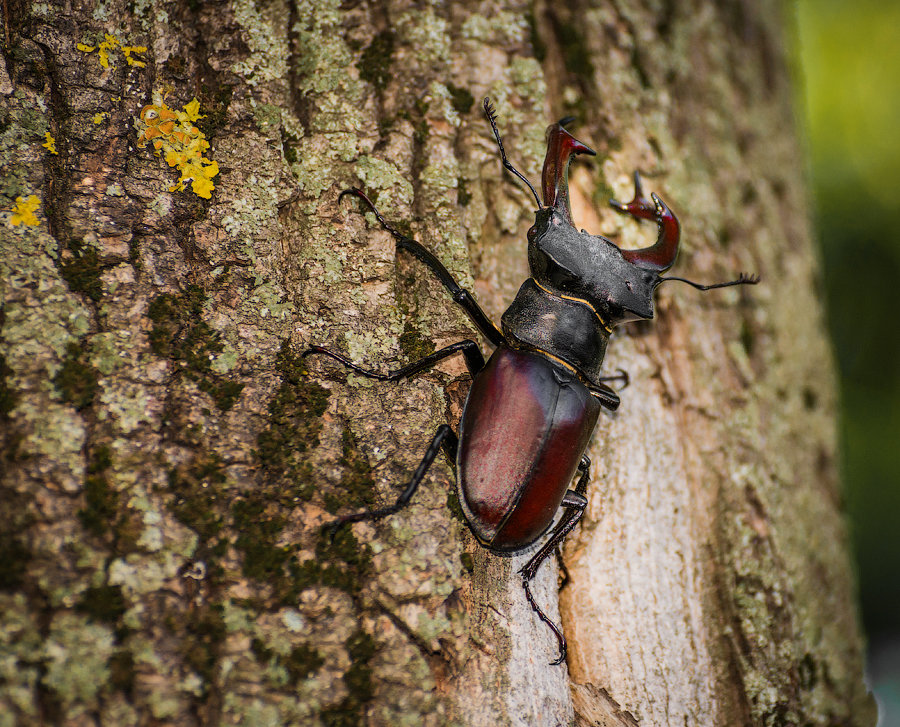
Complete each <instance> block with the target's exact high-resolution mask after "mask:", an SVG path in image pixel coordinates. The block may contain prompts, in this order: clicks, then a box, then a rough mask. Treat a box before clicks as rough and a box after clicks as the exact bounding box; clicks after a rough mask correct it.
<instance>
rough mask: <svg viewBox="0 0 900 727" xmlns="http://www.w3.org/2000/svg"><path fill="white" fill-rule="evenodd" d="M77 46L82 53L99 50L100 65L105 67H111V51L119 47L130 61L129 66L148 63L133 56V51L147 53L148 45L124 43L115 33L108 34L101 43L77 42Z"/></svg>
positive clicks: (128, 61)
mask: <svg viewBox="0 0 900 727" xmlns="http://www.w3.org/2000/svg"><path fill="white" fill-rule="evenodd" d="M75 47H76V48H77V49H78V50H80V51H81V52H82V53H93V52H94V51H97V54H98V55H99V56H100V65H101V66H103V67H104V68H109V52H110V51H111V50H115V49H116V48H118V49H119V50H121V51H122V54H123V55H124V56H125V62H126V63H128V65H129V66H137V67H138V68H143V67H144V66H146V65H147V64H146V63H144V61H142V60H140V59H138V58H132V57H131V54H132V53H146V52H147V46H145V45H122V43H121V41H120V40H119V39H118V38H116V36H114V35H110V34H109V33H107V34H106V36H105V40H104V41H103V42H102V43H100V44H99V45H87V44H85V43H77V44H76V45H75Z"/></svg>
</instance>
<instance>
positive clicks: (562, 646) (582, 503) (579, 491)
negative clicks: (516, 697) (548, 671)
mask: <svg viewBox="0 0 900 727" xmlns="http://www.w3.org/2000/svg"><path fill="white" fill-rule="evenodd" d="M578 471H579V472H581V477H579V478H578V484H576V485H575V489H574V490H569V491H568V492H566V494H565V496H564V497H563V501H562V506H563V507H565V508H566V514H565V515H563V517H562V519H561V520H560V521H559V523H558V524H557V525H556V527H555V528H553V532H552V533H551V534H550V538H549V539H548V540H547V542H546V543H544V545H543V546H542V547H541V549H540V550H539V551H538V552H537V553H535V554H534V556H533V557H532V558H531V560H529V561H528V562H527V563H526V564H525V566H524V567H523V568H522V570H520V571H519V574H520V575H521V576H522V588H524V589H525V598H527V599H528V603H529V605H530V606H531V609H532V610H533V611H534V612H535V613H536V614H537V616H538V618H539V619H540V620H541V621H543V622H544V623H545V624H547V626H549V627H550V630H551V631H552V632H553V634H554V636H556V640H557V641H558V642H559V657H558V658H557V659H556V661H553V662H551V663H550V664H551V666H553V665H556V664H561V663H562V662H563V661H564V660H565V658H566V650H567V647H566V637H565V636H564V635H563V633H562V631H561V630H560V628H559V627H558V626H557V625H556V624H555V623H553V622H552V621H551V620H550V618H549V617H548V616H547V614H545V613H544V612H543V611H542V610H541V607H540V606H538V604H537V602H536V601H535V600H534V596H532V595H531V587H530V586H529V581H531V580H532V579H533V578H534V576H535V574H536V573H537V570H538V568H540V566H541V563H543V562H544V561H545V560H547V558H548V557H550V554H551V553H553V552H555V551H556V549H557V548H558V547H559V546H560V545H561V544H562V542H563V540H565V538H566V535H568V534H569V533H570V532H571V531H572V528H574V527H575V525H576V524H577V523H578V521H579V520H581V517H582V515H584V509H585V508H586V507H587V498H586V497H585V496H584V493H585V492H587V485H588V481H589V480H590V477H591V474H590V473H591V460H590V458H589V457H588V456H587V455H585V456H583V457H582V458H581V462H580V463H579V465H578Z"/></svg>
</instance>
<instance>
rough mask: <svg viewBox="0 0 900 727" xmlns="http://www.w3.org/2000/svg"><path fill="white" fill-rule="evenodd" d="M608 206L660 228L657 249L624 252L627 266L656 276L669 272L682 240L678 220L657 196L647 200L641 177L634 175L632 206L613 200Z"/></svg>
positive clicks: (654, 246) (629, 203)
mask: <svg viewBox="0 0 900 727" xmlns="http://www.w3.org/2000/svg"><path fill="white" fill-rule="evenodd" d="M609 203H610V204H611V205H612V206H613V207H615V208H616V209H617V210H619V212H625V213H627V214H629V215H631V216H632V217H635V218H637V219H640V220H653V219H655V220H656V224H657V226H658V227H659V235H658V237H657V239H656V243H655V244H654V245H651V246H650V247H644V248H641V249H640V250H622V255H623V257H624V258H625V259H626V260H628V262H631V263H634V264H635V265H638V266H640V267H642V268H645V269H648V270H654V271H656V272H662V271H663V270H668V269H669V268H670V267H672V265H674V264H675V256H676V255H678V240H679V238H680V236H681V226H680V225H679V224H678V218H677V217H675V214H674V213H673V212H672V210H670V209H669V208H668V207H667V206H666V203H665V202H663V201H662V200H661V199H660V198H659V197H658V196H656V195H655V194H651V195H650V199H647V198H646V197H645V196H644V189H643V185H642V184H641V175H640V173H638V172H635V173H634V198H633V199H632V200H631V202H626V203H622V202H617V201H616V200H614V199H611V200H610V201H609Z"/></svg>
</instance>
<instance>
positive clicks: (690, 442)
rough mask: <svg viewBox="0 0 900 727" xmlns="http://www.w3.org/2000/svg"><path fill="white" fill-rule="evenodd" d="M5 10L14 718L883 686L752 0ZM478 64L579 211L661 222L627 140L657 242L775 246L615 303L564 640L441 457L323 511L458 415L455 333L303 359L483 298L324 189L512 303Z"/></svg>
mask: <svg viewBox="0 0 900 727" xmlns="http://www.w3.org/2000/svg"><path fill="white" fill-rule="evenodd" d="M3 13H4V24H5V26H4V29H5V33H6V42H5V45H4V53H3V64H2V67H0V94H2V95H0V99H2V100H0V115H2V123H0V164H2V168H3V173H2V176H0V185H2V186H0V194H2V195H3V197H2V199H0V201H2V204H3V206H4V208H5V209H7V210H8V213H7V215H6V218H5V219H4V220H3V221H2V224H0V242H2V246H3V247H2V257H0V295H2V304H0V305H2V307H0V354H2V358H0V427H2V429H0V434H2V479H0V488H2V490H0V517H2V522H3V526H2V530H0V624H2V628H0V725H2V726H3V727H5V726H6V725H13V724H21V725H36V724H66V725H92V724H102V725H149V724H173V725H174V724H177V725H191V724H242V725H263V724H266V725H281V724H302V725H320V724H321V725H356V724H371V725H402V724H415V725H420V724H421V725H443V724H463V725H506V724H515V725H557V724H573V723H574V724H579V725H634V724H640V725H682V724H685V725H688V724H689V725H724V724H729V725H730V724H735V725H738V724H741V725H742V724H748V725H750V724H752V725H779V726H780V725H801V724H802V725H807V724H814V725H838V724H840V725H869V724H872V723H873V722H874V707H873V704H872V701H871V698H870V697H869V695H868V694H867V692H866V689H865V687H864V685H863V682H862V643H861V636H860V632H859V627H858V622H857V616H856V611H855V604H854V587H855V586H854V583H853V579H852V575H851V570H850V564H849V557H848V545H847V534H846V527H845V524H844V522H843V519H842V517H843V513H842V504H841V494H840V483H839V481H838V478H837V468H836V450H835V432H834V413H835V406H836V399H835V380H834V374H833V366H832V361H831V352H830V350H829V347H828V342H827V339H826V336H825V326H824V314H823V310H822V305H821V302H820V296H819V294H818V286H819V283H818V275H819V271H818V262H817V258H816V253H815V251H814V247H813V243H812V238H811V234H810V228H809V222H808V218H807V213H806V209H807V202H806V197H805V190H804V182H803V178H802V172H801V170H802V157H801V155H800V152H799V149H798V144H797V140H796V137H795V134H794V132H793V130H792V129H793V116H792V111H791V103H790V101H791V93H790V86H789V78H788V73H787V67H788V63H787V60H786V57H785V56H786V53H785V41H784V35H785V34H784V31H783V28H782V27H781V26H782V19H781V14H780V13H779V7H778V5H777V4H776V3H773V2H766V3H762V4H756V5H751V4H746V3H740V2H724V3H718V4H714V3H711V2H709V1H708V0H695V2H693V3H690V4H679V5H678V6H677V7H675V6H672V5H671V4H665V3H664V4H662V5H661V6H659V7H657V6H652V7H645V6H643V5H641V4H639V3H636V2H632V1H631V0H618V1H616V2H601V3H596V4H590V5H589V4H587V3H583V2H578V1H576V2H574V3H567V4H566V5H565V7H557V6H556V5H555V4H554V5H551V4H545V3H543V2H537V3H535V4H533V5H532V4H527V3H514V2H481V3H468V2H467V3H451V4H446V5H442V4H436V5H434V6H430V5H425V4H419V3H417V4H413V3H409V2H393V1H391V2H380V3H359V2H352V1H351V2H344V3H338V2H324V3H323V2H317V3H310V2H302V1H301V0H295V1H294V2H267V3H251V2H249V0H231V1H230V2H222V3H205V2H199V3H188V4H182V3H165V2H164V3H154V4H151V3H134V4H129V3H125V2H122V1H121V0H111V1H110V2H105V3H100V2H97V3H84V4H81V3H66V2H47V3H30V2H25V1H22V2H19V1H17V0H8V2H4V5H3ZM105 34H109V37H107V36H106V35H105ZM110 38H113V39H114V40H111V39H110ZM79 44H80V45H79ZM104 44H105V45H104ZM141 48H144V49H143V50H141ZM484 96H490V97H491V98H492V99H493V100H494V103H495V105H496V107H497V110H498V112H499V115H500V127H501V129H502V132H503V134H504V138H505V142H506V147H507V150H508V152H509V154H510V157H511V159H512V161H513V163H514V164H516V165H517V166H518V168H519V169H520V170H521V171H522V172H523V173H525V174H526V176H528V177H529V178H530V179H531V180H532V181H537V175H538V173H539V169H540V163H541V160H542V158H543V151H544V149H543V136H544V129H545V127H546V125H547V124H548V123H549V121H551V120H554V119H556V118H559V117H561V116H564V115H569V114H573V115H575V116H576V117H577V119H578V126H577V131H576V135H577V136H578V138H579V139H581V140H583V141H585V142H586V143H588V144H589V145H591V146H592V147H593V148H594V149H596V150H597V151H598V156H597V157H595V158H593V159H590V160H584V158H580V159H579V160H578V162H577V163H576V164H575V166H574V167H573V171H572V175H571V182H572V185H571V186H572V202H573V210H574V217H575V219H576V224H578V225H579V226H583V227H586V228H588V230H589V231H591V232H594V233H601V232H602V233H604V234H609V235H612V236H613V237H614V239H615V240H616V241H617V242H619V243H620V244H622V245H623V246H631V247H639V246H644V245H646V244H647V242H646V241H647V239H648V238H649V237H651V236H652V235H653V234H654V233H653V232H652V231H651V230H648V229H642V228H639V227H638V226H637V225H635V224H632V223H629V222H627V221H624V220H622V219H621V218H619V217H616V216H615V215H613V214H612V213H611V211H610V210H609V209H608V208H607V207H606V206H605V203H606V200H607V198H608V197H610V196H615V197H617V198H620V199H621V198H625V199H628V198H629V197H630V192H631V189H630V181H629V180H630V175H631V172H632V170H633V169H635V168H639V169H641V170H642V171H643V172H644V173H645V179H646V182H647V185H648V187H650V188H651V189H652V190H655V191H657V192H658V193H659V194H660V195H661V196H662V197H663V198H664V199H666V201H667V202H668V203H669V204H670V206H671V207H672V208H673V209H674V210H675V211H676V212H677V213H678V214H679V216H680V218H681V221H682V224H683V236H682V240H683V242H682V254H681V257H680V260H679V262H678V264H677V268H676V274H677V275H681V276H685V277H690V278H692V279H698V280H701V281H704V282H715V281H718V280H724V279H729V278H731V277H734V275H735V274H736V273H737V272H738V271H741V270H744V271H752V272H759V273H760V274H761V275H762V283H761V285H759V286H757V287H755V288H752V289H746V290H744V289H742V290H738V289H731V290H725V291H715V292H711V293H708V294H703V293H698V292H696V291H693V290H691V289H689V288H686V287H683V286H675V285H672V286H664V287H663V288H662V289H661V290H660V293H659V296H658V305H657V320H656V321H655V322H654V323H652V324H635V325H631V326H625V327H623V328H621V329H619V330H617V332H616V334H615V335H614V337H613V340H612V341H611V346H610V352H609V356H608V359H607V364H608V368H609V370H610V371H613V370H615V369H616V368H619V367H621V368H623V369H626V370H627V371H628V372H629V374H630V376H631V385H630V386H629V387H628V388H627V389H625V390H624V391H623V392H622V399H623V403H622V407H621V409H620V411H619V412H617V413H616V414H614V415H610V416H607V415H603V416H602V417H601V422H600V424H599V425H598V428H597V433H596V435H595V438H594V443H593V444H592V446H591V448H590V450H589V454H590V456H591V458H592V460H593V462H594V474H593V482H592V485H591V488H590V491H589V494H590V505H589V509H588V512H587V514H586V517H585V518H584V520H583V524H582V525H581V526H580V529H578V530H576V532H575V533H574V534H573V535H572V536H571V537H570V538H569V541H568V542H567V543H566V547H565V552H564V559H565V563H566V566H567V569H568V574H569V578H568V581H567V582H566V584H565V585H564V587H563V588H562V590H561V592H560V596H559V599H558V603H559V606H558V610H557V595H556V594H557V591H558V589H557V585H558V578H559V576H558V569H557V568H556V567H555V565H554V564H553V563H552V562H551V563H548V564H546V565H545V566H544V567H543V568H542V569H541V571H540V573H539V576H538V579H537V585H536V588H535V594H536V598H537V599H538V600H539V602H540V603H542V604H544V607H545V608H546V609H547V611H548V613H549V615H550V616H551V618H553V619H554V620H556V621H560V622H561V623H562V626H563V629H564V631H565V633H566V635H567V637H568V639H569V644H570V651H569V658H568V663H567V664H564V665H562V666H556V667H554V666H549V665H548V662H549V661H551V660H552V659H553V658H555V656H556V650H555V649H556V645H555V640H554V639H553V637H552V635H551V633H550V631H549V630H548V629H547V628H546V626H544V625H543V624H542V623H541V622H540V621H539V620H538V619H537V618H536V617H535V616H534V614H533V613H532V612H531V610H530V608H529V607H528V604H527V602H526V601H525V598H524V594H523V593H522V589H521V583H520V579H519V578H518V577H517V575H516V571H517V569H518V568H519V567H521V565H522V564H523V563H524V559H523V558H522V557H516V558H511V559H508V558H507V559H504V558H498V557H496V556H494V555H492V554H490V553H489V552H487V551H486V550H484V549H482V548H479V547H478V545H477V543H476V541H475V539H474V538H473V537H472V536H471V535H470V534H469V532H468V530H467V528H466V527H465V524H464V522H463V521H462V520H461V517H460V516H459V515H458V506H455V503H454V501H453V496H452V495H451V494H450V493H451V492H452V491H453V488H452V481H453V480H452V478H453V469H452V467H451V466H450V465H449V464H448V463H447V462H446V461H445V460H444V459H443V458H439V459H438V460H437V461H436V463H435V465H434V467H432V469H431V472H430V474H429V475H428V477H427V479H426V482H425V483H424V485H423V487H422V488H421V489H420V491H419V492H418V493H417V494H416V496H415V498H414V500H413V502H412V504H411V505H410V507H409V508H407V509H406V510H404V511H403V512H402V513H400V514H397V515H396V516H393V517H391V518H389V519H386V520H384V521H381V522H378V523H375V524H372V523H359V524H356V525H354V526H353V527H352V528H348V529H345V530H343V531H341V532H339V533H338V536H337V537H336V538H335V540H334V541H333V542H332V541H331V540H330V539H329V538H328V537H327V536H326V535H323V532H322V526H323V525H324V524H326V523H328V522H330V521H331V520H333V519H334V517H335V516H336V515H337V514H344V513H348V512H353V511H354V510H357V509H359V508H363V507H372V506H380V505H382V504H385V503H388V502H392V501H393V499H394V498H395V497H396V494H397V492H398V489H399V488H400V487H402V485H403V483H405V482H406V481H407V480H408V478H409V475H410V473H411V472H412V470H413V469H414V468H415V467H416V465H417V463H418V461H419V460H420V458H421V456H422V453H423V452H424V448H425V446H426V445H427V442H428V441H429V440H430V438H431V436H432V435H433V433H434V432H435V430H436V429H437V427H438V426H439V425H440V424H443V423H450V424H452V425H453V426H454V427H455V426H456V424H457V422H458V418H459V414H460V411H461V407H462V405H463V403H464V401H465V396H466V392H467V389H468V383H469V378H468V376H467V374H466V373H465V369H464V367H463V366H462V363H461V362H458V361H455V360H449V361H447V362H446V363H444V364H442V365H441V366H439V367H438V369H437V370H436V371H435V372H432V373H428V374H423V375H420V376H417V377H415V378H414V379H412V380H410V381H404V382H400V383H396V384H385V383H377V382H376V383H373V382H371V381H368V380H363V379H361V378H360V377H358V376H354V375H352V374H348V373H347V372H346V371H345V370H343V369H341V368H340V367H338V366H337V365H334V364H332V363H329V362H327V361H324V360H313V359H307V360H303V359H301V358H300V355H299V354H300V352H302V351H303V350H304V348H305V347H306V346H308V345H309V344H321V345H326V346H328V347H329V348H331V349H333V350H335V351H339V352H342V353H344V354H346V355H348V356H349V357H350V358H351V359H353V360H354V361H357V362H359V363H361V364H363V365H367V366H371V367H374V368H380V369H382V370H386V369H390V368H396V367H398V366H400V365H402V364H404V363H406V362H408V361H411V360H415V359H416V358H419V357H421V356H422V355H423V353H427V352H429V351H431V350H433V347H435V346H437V347H439V346H442V345H446V344H449V343H452V342H456V341H459V340H462V339H464V338H471V337H473V336H474V335H475V331H474V329H473V327H472V325H471V324H470V322H469V321H468V319H467V318H466V317H465V316H464V315H463V314H462V313H461V311H459V310H458V309H457V308H456V307H454V306H453V304H452V302H451V301H450V299H449V297H448V296H447V294H446V293H445V291H444V290H443V289H442V288H441V287H440V286H439V285H438V283H437V281H435V280H434V278H433V276H431V275H430V274H429V273H428V271H427V270H426V269H424V268H423V266H422V265H421V264H419V263H418V262H417V261H415V260H413V259H411V258H410V257H409V256H408V255H405V254H398V253H397V251H396V250H395V247H394V244H393V240H392V238H391V237H390V236H389V235H388V234H387V233H386V232H384V231H383V230H382V229H380V227H379V226H378V225H377V224H376V223H375V220H374V218H373V217H372V216H371V215H370V214H368V215H363V214H361V210H360V209H359V208H358V207H357V205H356V204H355V203H351V202H348V201H346V200H345V201H344V202H343V203H340V202H339V198H338V195H339V193H340V192H341V190H343V189H345V188H347V187H349V186H361V187H363V188H365V189H366V190H367V191H368V193H369V194H370V195H371V196H372V198H373V199H374V200H375V202H376V204H377V205H378V206H379V208H380V210H381V212H382V213H383V214H384V215H385V217H386V218H388V219H389V220H391V221H393V222H394V223H395V224H397V225H398V226H399V227H401V229H403V230H405V231H408V232H410V233H412V234H414V236H415V237H416V238H417V239H418V240H420V241H421V242H422V243H423V244H424V245H425V246H426V247H428V248H429V249H430V250H432V251H433V252H434V253H435V255H437V257H438V258H439V259H441V260H442V261H443V262H444V263H445V264H446V266H447V267H448V268H449V269H450V270H451V272H452V273H453V274H454V276H456V277H457V279H458V280H459V281H460V283H461V284H462V285H463V286H465V287H468V288H470V289H472V290H474V291H475V293H476V296H477V297H478V299H479V301H481V302H482V304H483V305H484V307H485V308H486V310H487V311H488V312H489V313H490V314H491V316H492V317H493V318H494V320H495V321H496V320H499V318H500V315H501V313H502V311H503V309H504V308H505V306H506V305H508V304H509V302H510V301H511V300H512V298H513V296H514V295H515V292H516V290H517V288H518V286H519V284H520V283H521V282H522V281H523V280H524V279H525V278H526V277H527V275H528V270H527V261H526V258H525V243H524V240H525V232H526V230H527V229H528V227H529V226H530V224H531V221H532V219H533V218H532V215H533V209H532V207H533V203H532V200H531V198H530V195H529V194H528V192H527V190H523V189H522V188H521V185H518V184H516V183H515V180H514V179H512V178H511V177H510V176H509V175H506V176H504V173H503V171H502V168H501V166H500V164H499V159H498V154H497V150H496V148H495V145H494V143H493V140H492V138H491V134H490V129H489V127H488V126H487V124H486V122H485V121H484V119H483V117H482V115H481V112H480V105H479V101H480V99H481V98H482V97H484ZM194 99H196V100H197V101H198V102H199V106H192V105H191V102H192V101H193V100H194ZM147 107H150V108H149V111H148V110H147ZM142 109H143V113H142ZM166 110H168V111H166ZM161 113H162V116H160V114H161ZM166 113H170V114H172V117H173V119H176V121H177V124H179V126H178V128H179V129H181V133H183V134H185V136H184V137H178V136H176V135H175V132H173V131H171V128H174V125H175V124H176V121H173V122H172V123H173V127H166V126H165V124H166V123H167V121H166V119H167V118H168V117H166V116H165V114H166ZM154 114H156V116H154ZM179 114H180V115H179ZM176 117H177V118H176ZM151 129H155V131H152V130H151ZM48 134H49V136H47V135H48ZM200 135H202V139H206V140H207V141H208V143H209V144H210V148H209V149H208V150H205V151H204V150H203V149H202V148H201V147H199V146H198V143H199V141H198V140H201V136H200ZM157 141H158V142H159V145H160V148H159V149H158V151H159V152H160V154H155V153H154V150H155V147H156V146H157V144H156V142H157ZM192 144H193V146H192ZM54 151H55V153H53V152H54ZM166 155H175V156H168V159H166V158H164V156H166ZM178 155H181V156H180V157H179V156H178ZM203 159H205V161H202V160H203ZM166 161H170V162H171V166H170V165H168V164H167V163H166ZM192 161H193V162H196V163H197V164H199V165H200V170H201V171H200V172H198V171H197V169H196V168H195V167H191V166H190V164H191V163H192ZM212 162H215V164H216V165H217V168H218V173H217V174H213V173H212V171H211V170H212V167H211V166H210V165H211V164H212ZM204 165H206V166H204ZM192 169H193V171H191V170H192ZM203 170H205V171H203ZM179 172H181V173H182V176H185V177H186V178H187V179H192V180H193V181H185V183H184V184H183V186H184V188H183V189H177V186H178V185H177V181H178V179H179ZM203 174H207V175H208V181H209V182H211V183H212V184H213V185H214V189H213V190H212V191H211V198H210V199H208V200H207V199H205V198H204V197H203V196H201V195H200V194H198V193H197V191H202V187H200V188H198V187H197V186H195V185H194V182H196V181H197V179H198V175H199V177H202V176H203ZM191 175H193V176H191ZM31 195H34V197H35V198H36V199H37V201H39V205H37V207H36V209H35V210H34V215H35V218H36V219H35V220H34V222H35V224H29V220H28V219H27V214H26V212H27V210H26V208H25V207H23V206H22V205H27V203H28V201H29V200H30V199H31ZM17 199H18V200H19V201H18V202H17ZM14 210H15V213H14ZM14 222H15V223H16V224H15V225H14V224H13V223H14Z"/></svg>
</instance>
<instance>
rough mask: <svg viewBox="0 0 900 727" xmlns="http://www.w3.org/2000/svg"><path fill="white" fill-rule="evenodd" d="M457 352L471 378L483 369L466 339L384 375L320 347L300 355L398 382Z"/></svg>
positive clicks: (481, 359)
mask: <svg viewBox="0 0 900 727" xmlns="http://www.w3.org/2000/svg"><path fill="white" fill-rule="evenodd" d="M459 351H462V353H463V356H464V357H465V359H466V368H468V369H469V373H470V374H472V376H474V375H475V374H477V373H478V372H479V371H481V369H483V368H484V356H483V355H482V353H481V349H480V348H478V344H477V343H475V341H472V340H470V339H468V338H467V339H466V340H465V341H460V342H459V343H451V344H450V345H449V346H445V347H444V348H442V349H440V350H439V351H435V352H434V353H432V354H430V355H428V356H426V357H425V358H422V359H419V360H418V361H414V362H413V363H411V364H408V365H406V366H404V367H403V368H402V369H397V370H396V371H388V372H387V373H386V374H382V373H379V372H378V371H369V370H368V369H364V368H362V367H360V366H357V365H356V364H355V363H353V362H352V361H350V360H349V359H347V358H344V357H343V356H341V355H340V354H338V353H333V352H331V351H329V350H328V349H326V348H322V346H310V347H309V348H307V349H306V350H305V351H304V352H303V354H302V355H303V357H304V358H305V357H306V356H313V355H316V354H321V355H323V356H328V357H329V358H333V359H334V360H335V361H339V362H340V363H342V364H344V366H346V367H347V368H348V369H351V370H352V371H355V372H356V373H358V374H359V375H360V376H365V377H366V378H369V379H378V380H379V381H399V380H400V379H405V378H407V377H409V376H412V375H413V374H417V373H419V371H424V370H425V369H429V368H431V367H432V366H434V365H435V364H437V363H438V362H439V361H442V360H443V359H445V358H448V357H450V356H452V355H453V354H455V353H457V352H459Z"/></svg>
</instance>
